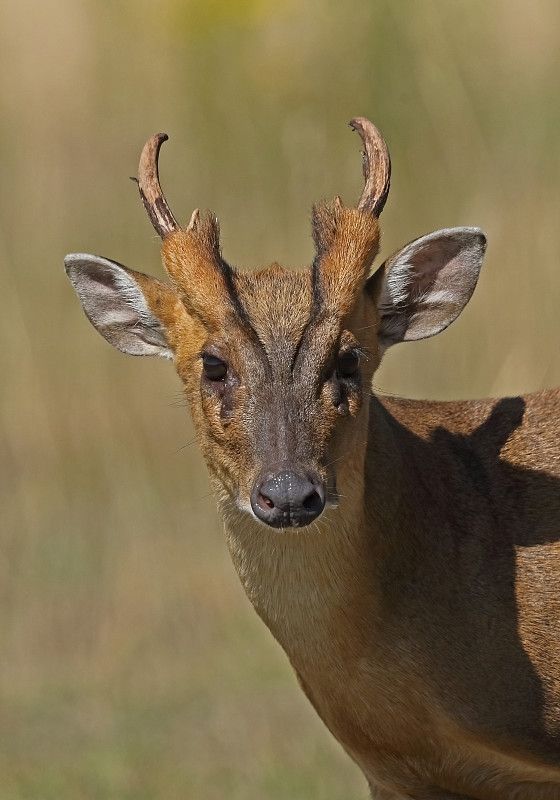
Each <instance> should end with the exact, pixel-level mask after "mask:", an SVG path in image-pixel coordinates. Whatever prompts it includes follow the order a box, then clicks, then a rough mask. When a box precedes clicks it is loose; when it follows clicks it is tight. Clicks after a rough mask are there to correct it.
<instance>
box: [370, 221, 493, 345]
mask: <svg viewBox="0 0 560 800" xmlns="http://www.w3.org/2000/svg"><path fill="white" fill-rule="evenodd" d="M485 250H486V237H485V236H484V234H483V233H482V231H481V230H479V229H478V228H448V229H446V230H442V231H437V232H435V233H430V234H428V235H427V236H422V237H421V238H420V239H416V240H415V241H414V242H411V243H410V244H407V245H406V247H403V249H402V250H399V251H398V252H397V253H395V254H394V255H392V256H391V257H390V258H389V259H387V261H386V262H385V263H384V264H383V266H382V267H381V268H380V269H379V270H378V271H377V272H376V273H375V274H374V275H372V276H371V278H369V280H368V282H367V284H366V291H367V292H368V294H369V295H370V296H371V297H372V299H373V300H374V302H375V304H376V306H377V309H378V312H379V332H378V335H379V339H380V341H381V344H382V345H384V346H385V347H389V346H390V345H392V344H396V343H397V342H407V341H413V340H415V339H427V338H428V337H429V336H435V335H436V333H439V332H440V331H443V330H444V329H445V328H447V326H448V325H450V324H451V323H452V322H453V321H454V320H455V319H456V318H457V317H458V316H459V314H460V313H461V311H462V310H463V308H464V307H465V306H466V304H467V303H468V301H469V300H470V298H471V295H472V293H473V291H474V288H475V286H476V282H477V280H478V274H479V272H480V267H481V266H482V259H483V257H484V252H485Z"/></svg>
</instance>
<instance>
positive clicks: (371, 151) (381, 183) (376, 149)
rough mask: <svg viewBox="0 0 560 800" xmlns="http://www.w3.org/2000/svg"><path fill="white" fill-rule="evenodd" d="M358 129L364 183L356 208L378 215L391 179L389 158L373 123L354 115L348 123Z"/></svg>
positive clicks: (385, 146) (383, 141) (385, 198)
mask: <svg viewBox="0 0 560 800" xmlns="http://www.w3.org/2000/svg"><path fill="white" fill-rule="evenodd" d="M349 124H350V127H351V128H353V130H355V131H358V133H359V134H360V137H361V139H362V142H363V143H364V148H365V150H364V154H363V157H364V165H363V166H364V178H365V181H366V184H365V186H364V191H363V192H362V196H361V197H360V200H359V202H358V208H359V209H361V210H362V211H369V213H370V214H373V215H374V216H375V217H379V215H380V214H381V212H382V211H383V206H384V205H385V201H386V200H387V195H388V194H389V184H390V181H391V158H390V156H389V150H388V149H387V145H386V144H385V140H384V139H383V137H382V136H381V134H380V133H379V131H378V130H377V128H376V127H375V125H374V124H373V122H370V121H369V120H368V119H365V117H356V118H355V119H353V120H352V121H351V122H350V123H349Z"/></svg>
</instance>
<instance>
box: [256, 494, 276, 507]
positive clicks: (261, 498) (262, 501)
mask: <svg viewBox="0 0 560 800" xmlns="http://www.w3.org/2000/svg"><path fill="white" fill-rule="evenodd" d="M259 502H260V504H261V505H262V506H265V507H266V508H270V509H273V508H274V503H273V502H272V500H271V499H270V497H266V495H264V494H263V493H262V492H259Z"/></svg>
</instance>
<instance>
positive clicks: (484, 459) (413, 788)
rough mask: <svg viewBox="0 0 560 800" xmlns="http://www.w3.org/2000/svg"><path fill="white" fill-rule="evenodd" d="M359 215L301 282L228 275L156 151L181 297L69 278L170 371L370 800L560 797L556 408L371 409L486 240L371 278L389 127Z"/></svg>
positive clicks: (457, 243) (456, 242)
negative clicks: (399, 358) (387, 374)
mask: <svg viewBox="0 0 560 800" xmlns="http://www.w3.org/2000/svg"><path fill="white" fill-rule="evenodd" d="M353 126H354V127H355V128H356V129H357V130H358V131H359V133H360V135H361V137H362V140H363V142H364V146H365V150H366V162H365V177H366V185H365V189H364V193H363V195H362V198H361V199H360V202H359V204H358V207H357V208H354V209H350V208H345V207H344V206H343V205H342V203H341V201H340V200H339V199H338V198H337V199H335V201H333V203H331V204H323V205H322V206H320V207H319V208H317V209H315V212H314V237H315V242H316V247H317V258H316V260H315V262H314V265H313V267H312V269H311V270H310V271H307V272H302V273H291V272H286V271H285V270H283V269H282V268H281V267H280V266H278V265H273V266H272V267H269V268H268V269H266V270H261V271H260V272H256V273H240V272H236V271H234V270H232V269H231V268H230V267H229V266H228V265H227V264H226V263H225V262H224V261H223V259H222V257H221V253H220V250H219V240H218V229H217V224H216V222H215V220H214V219H213V218H212V217H203V218H201V217H200V216H199V215H198V212H195V214H193V217H192V219H191V223H190V225H189V226H188V228H187V229H181V228H180V227H179V226H178V225H177V223H176V221H175V219H174V217H173V215H172V214H171V211H170V210H169V208H168V206H167V204H166V202H165V198H164V197H163V195H162V193H161V189H160V187H159V182H158V178H157V155H158V151H159V147H160V145H161V142H162V141H163V138H162V136H161V135H160V136H159V137H154V138H153V139H152V140H150V142H148V145H147V146H146V148H145V150H144V152H143V155H142V159H141V167H140V176H139V183H140V192H141V196H142V199H143V200H144V203H145V205H146V208H147V210H148V212H149V214H150V217H151V219H152V222H153V224H154V226H155V227H156V230H158V232H159V233H160V235H161V236H162V238H163V258H164V265H165V267H166V270H167V272H168V274H169V275H170V277H171V280H172V284H171V285H168V284H162V283H160V282H159V281H156V280H155V279H153V278H149V277H148V276H146V275H142V274H141V273H136V272H133V271H132V270H128V269H126V268H124V267H122V266H121V265H118V264H116V263H115V262H111V261H109V260H107V259H102V258H100V257H97V256H87V255H76V256H70V257H68V259H67V271H68V273H69V276H70V278H71V280H72V282H73V284H74V286H75V288H76V291H77V293H78V295H79V297H80V299H81V301H82V303H83V305H84V309H85V311H86V314H87V315H88V317H89V318H90V320H91V321H92V322H93V324H94V325H95V326H96V327H97V328H98V330H100V332H101V333H102V334H103V335H104V336H105V338H106V339H108V340H109V341H110V342H111V343H112V344H114V345H116V346H117V347H118V348H119V349H121V350H123V351H124V352H128V353H133V354H137V355H138V354H139V355H151V354H159V355H163V356H165V357H168V358H172V359H173V360H174V362H175V365H176V368H177V371H178V373H179V376H180V377H181V379H182V380H183V382H184V385H185V391H186V394H187V397H188V398H189V402H190V407H191V411H192V415H193V420H194V423H195V426H196V428H197V432H198V434H199V439H200V441H201V445H202V449H203V453H204V455H205V459H206V462H207V464H208V468H209V473H210V479H211V483H212V487H213V489H214V492H215V495H216V498H217V501H218V506H219V508H220V511H221V514H222V517H223V519H224V527H225V533H226V539H227V543H228V547H229V549H230V552H231V555H232V559H233V562H234V565H235V567H236V570H237V572H238V574H239V577H240V579H241V581H242V583H243V586H244V588H245V590H246V592H247V595H248V596H249V598H250V600H251V602H252V603H253V605H254V607H255V609H256V611H257V613H258V614H259V615H260V616H261V618H262V619H263V620H264V622H265V623H266V624H267V625H268V627H269V628H270V630H271V631H272V633H273V635H274V636H275V637H276V639H277V640H278V641H279V643H280V644H281V646H282V647H283V648H284V650H285V651H286V653H287V655H288V657H289V659H290V661H291V663H292V665H293V667H294V669H295V671H296V673H297V675H298V678H299V681H300V684H301V686H302V688H303V690H304V691H305V693H306V695H307V696H308V698H309V700H310V701H311V703H312V704H313V705H314V707H315V709H316V710H317V712H318V713H319V715H320V716H321V718H322V719H323V721H324V722H325V724H326V725H327V726H328V728H329V729H330V730H331V732H332V733H333V734H334V736H335V737H336V738H337V739H338V740H339V741H340V743H341V744H342V745H343V746H344V748H345V749H346V750H347V751H348V753H349V754H350V755H351V756H352V757H353V758H354V760H355V761H356V762H357V763H358V764H359V765H360V767H361V768H362V770H363V771H364V773H365V775H366V777H367V779H368V781H369V784H370V788H371V791H372V795H373V797H374V798H376V799H377V800H403V799H404V798H418V800H420V798H431V799H432V800H451V798H455V799H456V800H457V798H459V799H461V798H463V800H553V798H560V697H559V694H560V652H559V650H560V622H559V619H560V550H559V545H558V539H559V538H560V536H559V534H560V446H559V445H558V442H557V440H556V436H555V434H554V431H555V428H556V425H555V424H551V421H552V420H554V419H556V418H557V417H558V414H559V411H560V407H559V406H560V392H559V391H551V392H541V393H537V394H534V395H529V396H527V397H524V398H519V397H518V398H509V399H503V400H497V401H480V402H471V403H422V402H411V401H404V400H397V399H394V398H383V399H378V398H377V397H375V396H371V394H370V391H369V386H370V382H371V378H372V375H373V373H374V372H375V369H376V368H377V366H378V365H379V362H380V360H381V358H382V356H383V354H384V352H385V350H386V349H387V348H388V347H390V346H391V345H392V344H394V343H396V342H399V341H405V340H411V339H419V338H425V337H426V336H431V335H434V334H435V333H437V332H439V331H440V330H443V328H445V327H446V326H447V325H448V324H450V322H452V321H453V319H455V317H456V316H457V315H458V314H459V313H460V311H461V309H462V308H463V307H464V305H465V304H466V302H467V301H468V299H469V297H470V295H471V293H472V291H473V289H474V285H475V283H476V279H477V275H478V270H479V268H480V264H481V261H482V256H483V253H484V237H483V235H482V234H481V232H480V231H478V230H477V229H472V228H458V229H448V230H445V231H440V232H438V233H436V234H430V235H429V236H426V237H423V238H422V239H420V240H417V241H416V242H413V243H411V244H409V245H407V246H406V247H405V248H403V250H402V251H399V253H397V254H395V256H393V257H392V258H391V259H389V260H388V261H387V262H386V263H385V264H384V265H383V266H382V267H381V269H380V270H378V272H376V273H374V275H372V276H371V277H368V272H369V267H370V264H371V262H372V260H373V258H374V257H375V255H376V253H377V249H378V240H379V227H378V221H377V220H378V216H379V214H380V213H381V210H382V208H383V205H384V203H385V199H386V196H387V192H388V187H389V172H390V167H389V158H388V153H387V151H386V147H385V144H384V142H383V140H382V139H381V137H380V135H379V133H378V132H377V131H376V129H375V128H374V127H373V126H372V125H371V123H368V122H367V121H366V120H363V119H359V120H355V121H354V122H353Z"/></svg>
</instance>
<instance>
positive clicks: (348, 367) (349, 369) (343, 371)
mask: <svg viewBox="0 0 560 800" xmlns="http://www.w3.org/2000/svg"><path fill="white" fill-rule="evenodd" d="M359 367H360V356H359V355H358V353H356V352H355V351H353V350H350V351H349V352H347V353H341V355H339V357H338V361H337V362H336V369H337V372H338V374H339V375H340V377H341V378H351V377H352V375H355V374H356V372H357V371H358V369H359Z"/></svg>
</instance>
